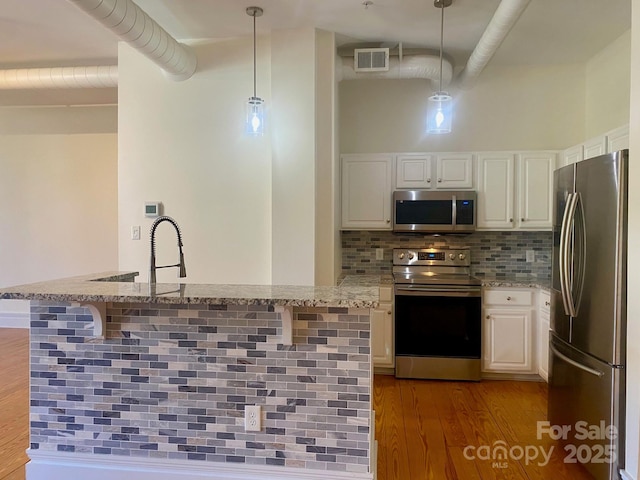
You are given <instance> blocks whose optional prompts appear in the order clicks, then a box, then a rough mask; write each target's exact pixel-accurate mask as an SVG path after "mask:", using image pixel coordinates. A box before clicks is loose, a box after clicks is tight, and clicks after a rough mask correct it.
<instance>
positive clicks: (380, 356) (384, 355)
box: [371, 303, 395, 368]
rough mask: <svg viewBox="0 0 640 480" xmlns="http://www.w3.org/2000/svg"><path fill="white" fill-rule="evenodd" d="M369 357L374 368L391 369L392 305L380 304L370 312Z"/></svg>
mask: <svg viewBox="0 0 640 480" xmlns="http://www.w3.org/2000/svg"><path fill="white" fill-rule="evenodd" d="M371 356H372V360H373V366H374V367H385V368H389V367H393V365H394V360H395V359H394V352H393V304H391V303H381V304H380V306H379V307H378V308H376V309H374V310H373V311H372V312H371Z"/></svg>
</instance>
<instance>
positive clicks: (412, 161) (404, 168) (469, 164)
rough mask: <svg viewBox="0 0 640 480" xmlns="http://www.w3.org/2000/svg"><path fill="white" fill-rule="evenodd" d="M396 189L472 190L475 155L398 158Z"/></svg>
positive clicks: (400, 156) (408, 155) (425, 155)
mask: <svg viewBox="0 0 640 480" xmlns="http://www.w3.org/2000/svg"><path fill="white" fill-rule="evenodd" d="M396 188H399V189H403V188H413V189H423V190H424V189H459V190H465V189H471V188H473V154H471V153H437V154H430V153H408V154H398V155H396Z"/></svg>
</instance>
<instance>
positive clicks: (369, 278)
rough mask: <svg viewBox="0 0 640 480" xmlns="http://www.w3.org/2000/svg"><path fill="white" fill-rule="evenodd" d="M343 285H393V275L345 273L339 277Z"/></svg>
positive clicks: (340, 283)
mask: <svg viewBox="0 0 640 480" xmlns="http://www.w3.org/2000/svg"><path fill="white" fill-rule="evenodd" d="M338 285H339V286H341V287H379V286H380V285H393V275H391V274H387V275H344V276H343V277H340V279H338Z"/></svg>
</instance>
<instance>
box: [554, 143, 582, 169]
mask: <svg viewBox="0 0 640 480" xmlns="http://www.w3.org/2000/svg"><path fill="white" fill-rule="evenodd" d="M583 154H584V153H583V150H582V145H576V146H575V147H571V148H567V149H566V150H564V151H563V152H562V154H561V159H560V162H561V163H562V165H559V166H561V167H564V166H567V165H571V164H572V163H578V162H581V161H582V160H583Z"/></svg>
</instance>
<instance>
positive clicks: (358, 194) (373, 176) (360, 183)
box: [342, 154, 393, 230]
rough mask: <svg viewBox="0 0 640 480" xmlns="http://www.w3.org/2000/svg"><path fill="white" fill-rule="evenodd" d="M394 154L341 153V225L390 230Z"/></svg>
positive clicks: (344, 227) (345, 227) (348, 227)
mask: <svg viewBox="0 0 640 480" xmlns="http://www.w3.org/2000/svg"><path fill="white" fill-rule="evenodd" d="M392 173H393V156H392V155H378V154H372V155H366V154H363V155H343V156H342V228H343V229H345V230H347V229H350V228H354V229H360V230H362V229H367V230H369V229H370V230H391V192H392V185H393V182H392V178H393V176H392Z"/></svg>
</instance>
